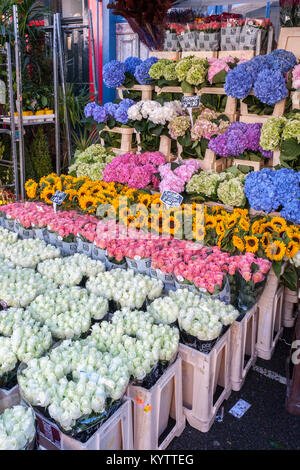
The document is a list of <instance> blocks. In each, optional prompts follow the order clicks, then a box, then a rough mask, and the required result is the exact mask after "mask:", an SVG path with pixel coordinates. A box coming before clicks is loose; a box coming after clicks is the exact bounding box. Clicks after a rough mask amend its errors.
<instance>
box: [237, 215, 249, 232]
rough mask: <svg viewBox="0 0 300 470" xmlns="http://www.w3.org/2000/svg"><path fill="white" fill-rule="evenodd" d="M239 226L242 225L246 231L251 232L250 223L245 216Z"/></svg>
mask: <svg viewBox="0 0 300 470" xmlns="http://www.w3.org/2000/svg"><path fill="white" fill-rule="evenodd" d="M239 226H240V227H241V229H242V230H244V231H245V232H249V228H250V223H249V222H248V220H247V219H244V218H243V217H242V218H241V219H240V220H239Z"/></svg>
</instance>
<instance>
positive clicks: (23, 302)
mask: <svg viewBox="0 0 300 470" xmlns="http://www.w3.org/2000/svg"><path fill="white" fill-rule="evenodd" d="M54 287H56V285H55V284H54V283H53V282H52V281H48V280H47V279H45V278H43V277H42V276H41V275H40V274H39V273H36V272H34V271H33V270H32V269H28V268H20V267H19V266H17V267H16V268H12V267H10V266H9V265H7V264H5V263H3V265H1V271H0V299H2V300H4V302H6V304H7V305H8V306H10V307H26V306H27V305H29V304H30V303H31V302H32V301H33V300H34V299H35V298H36V297H37V296H38V295H39V294H42V293H43V292H45V291H47V290H49V289H53V288H54Z"/></svg>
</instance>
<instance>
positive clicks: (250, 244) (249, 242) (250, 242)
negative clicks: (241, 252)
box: [244, 236, 259, 253]
mask: <svg viewBox="0 0 300 470" xmlns="http://www.w3.org/2000/svg"><path fill="white" fill-rule="evenodd" d="M244 240H245V249H246V251H248V252H250V253H256V252H257V250H258V246H259V242H258V238H256V237H253V236H252V237H247V236H246V237H244Z"/></svg>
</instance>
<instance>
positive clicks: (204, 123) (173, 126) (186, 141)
mask: <svg viewBox="0 0 300 470" xmlns="http://www.w3.org/2000/svg"><path fill="white" fill-rule="evenodd" d="M192 118H193V124H192V123H191V119H190V117H189V116H187V115H186V114H182V115H180V116H178V117H175V118H174V119H173V120H172V121H171V122H170V123H169V125H168V129H169V134H170V136H171V137H172V139H174V140H176V141H177V142H178V148H179V156H181V157H182V158H191V157H192V158H199V161H200V160H202V161H200V164H201V166H203V168H205V169H212V168H213V166H212V165H213V164H215V161H216V158H211V157H213V156H212V155H210V153H207V154H206V150H207V147H208V142H209V139H210V138H211V137H212V136H216V135H220V134H222V133H223V132H225V130H226V129H227V127H228V126H229V124H230V123H229V120H228V117H227V116H225V115H224V114H218V113H217V112H215V111H213V110H211V109H208V108H205V107H204V106H202V105H200V107H199V109H197V110H196V111H194V112H193V114H192ZM205 157H206V159H205ZM210 161H211V163H210Z"/></svg>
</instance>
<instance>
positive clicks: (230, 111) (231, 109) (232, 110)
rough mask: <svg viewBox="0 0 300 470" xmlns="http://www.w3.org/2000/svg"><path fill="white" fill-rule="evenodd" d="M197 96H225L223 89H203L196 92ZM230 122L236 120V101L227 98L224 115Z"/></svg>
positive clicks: (229, 97)
mask: <svg viewBox="0 0 300 470" xmlns="http://www.w3.org/2000/svg"><path fill="white" fill-rule="evenodd" d="M197 94H198V95H200V96H201V95H226V92H225V90H224V88H214V87H204V88H201V89H200V90H197ZM221 114H226V116H227V117H228V119H230V121H231V122H234V121H237V120H238V112H237V99H236V98H233V97H232V96H227V102H226V106H225V111H224V113H221Z"/></svg>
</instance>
